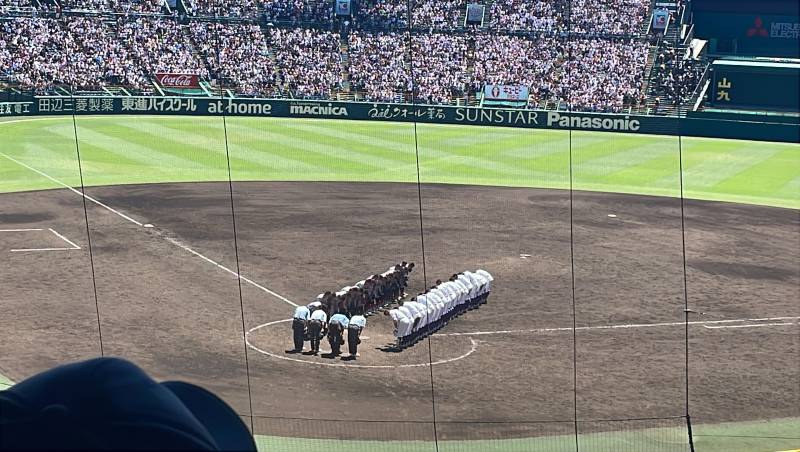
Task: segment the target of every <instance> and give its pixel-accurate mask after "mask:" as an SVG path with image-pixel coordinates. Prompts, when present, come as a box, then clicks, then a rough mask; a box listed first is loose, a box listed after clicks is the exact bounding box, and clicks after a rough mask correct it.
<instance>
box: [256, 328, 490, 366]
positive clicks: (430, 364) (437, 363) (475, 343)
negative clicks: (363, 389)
mask: <svg viewBox="0 0 800 452" xmlns="http://www.w3.org/2000/svg"><path fill="white" fill-rule="evenodd" d="M291 320H292V319H283V320H275V321H273V322H268V323H264V324H262V325H258V326H256V327H253V328H250V330H248V331H247V333H245V335H244V341H245V342H246V343H247V346H248V347H250V348H252V349H253V350H255V351H257V352H259V353H262V354H264V355H267V356H271V357H273V358H277V359H282V360H284V361H294V362H297V363H302V364H313V365H316V366H328V367H355V368H359V369H406V368H409V367H428V366H437V365H439V364H447V363H452V362H454V361H458V360H461V359H464V358H466V357H468V356H469V355H471V354H473V353H475V351H476V350H477V349H478V342H477V341H476V340H475V339H472V338H469V341H470V343H471V344H472V346H471V347H470V349H469V351H468V352H466V353H464V354H462V355H460V356H456V357H454V358H448V359H443V360H441V361H434V362H427V363H420V364H395V365H391V364H385V365H369V364H345V363H341V364H337V363H326V362H321V361H307V360H305V359H297V358H290V357H288V356H281V355H276V354H274V353H271V352H268V351H266V350H262V349H260V348H258V347H256V346H255V345H253V344H251V343H250V333H252V332H254V331H256V330H258V329H261V328H264V327H267V326H272V325H275V324H278V323H283V322H290V321H291Z"/></svg>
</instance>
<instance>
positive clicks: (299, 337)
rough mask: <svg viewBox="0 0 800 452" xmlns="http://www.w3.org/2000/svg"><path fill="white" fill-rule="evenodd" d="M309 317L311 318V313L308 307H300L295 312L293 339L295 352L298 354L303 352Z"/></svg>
mask: <svg viewBox="0 0 800 452" xmlns="http://www.w3.org/2000/svg"><path fill="white" fill-rule="evenodd" d="M309 317H311V311H310V310H309V309H308V307H306V306H298V307H297V309H295V310H294V317H293V318H292V337H293V339H294V351H295V352H297V353H299V352H301V351H303V341H304V339H305V335H306V326H307V323H308V319H309Z"/></svg>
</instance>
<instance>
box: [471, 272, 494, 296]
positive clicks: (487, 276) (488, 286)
mask: <svg viewBox="0 0 800 452" xmlns="http://www.w3.org/2000/svg"><path fill="white" fill-rule="evenodd" d="M475 273H477V274H479V275H481V276H482V277H483V279H485V280H486V281H487V284H486V287H485V288H484V292H491V291H492V281H494V276H492V274H491V273H489V272H487V271H486V270H484V269H482V268H481V269H478V271H476V272H475Z"/></svg>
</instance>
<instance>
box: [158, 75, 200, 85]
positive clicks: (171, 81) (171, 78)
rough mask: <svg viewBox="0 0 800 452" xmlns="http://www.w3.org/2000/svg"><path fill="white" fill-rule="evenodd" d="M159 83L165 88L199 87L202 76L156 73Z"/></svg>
mask: <svg viewBox="0 0 800 452" xmlns="http://www.w3.org/2000/svg"><path fill="white" fill-rule="evenodd" d="M156 80H158V84H159V85H161V86H163V87H164V88H199V87H200V78H199V77H198V75H197V74H171V73H163V74H156Z"/></svg>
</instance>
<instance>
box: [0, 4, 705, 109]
mask: <svg viewBox="0 0 800 452" xmlns="http://www.w3.org/2000/svg"><path fill="white" fill-rule="evenodd" d="M470 3H472V2H470ZM478 3H480V4H482V5H483V6H485V13H484V16H483V19H482V22H481V24H480V25H467V24H466V21H465V18H466V5H467V1H466V0H440V1H435V2H434V1H427V0H411V1H410V3H409V2H408V0H362V1H360V2H354V5H353V11H352V14H349V15H346V16H337V15H336V13H335V9H334V4H333V2H332V1H331V0H243V1H239V0H237V1H231V0H177V2H171V1H169V2H166V1H162V0H0V31H1V32H2V35H3V36H2V38H0V83H3V84H4V85H6V86H12V87H14V89H18V90H21V91H33V92H36V93H47V92H57V91H58V90H62V91H63V90H65V89H67V90H72V91H75V90H79V91H80V90H87V91H93V92H101V91H113V90H115V89H122V90H125V92H130V93H135V92H153V91H154V90H156V91H160V88H159V86H158V81H157V77H156V74H162V73H172V74H192V75H196V76H197V77H198V79H199V81H200V85H201V87H202V88H203V91H200V90H198V92H201V93H202V92H205V93H206V94H208V95H214V93H215V91H214V90H215V89H217V88H225V89H226V90H229V91H230V93H233V94H234V95H239V96H260V97H286V98H297V99H348V100H364V101H406V102H410V101H413V102H418V103H425V104H459V105H476V104H479V103H481V101H482V99H483V98H482V92H483V87H484V86H485V85H487V84H489V85H524V86H527V87H529V93H530V94H529V98H528V102H527V106H528V107H530V108H561V109H565V108H572V109H575V110H584V111H604V112H621V111H633V110H635V111H639V112H642V111H646V112H653V111H656V112H662V113H670V112H673V111H674V109H673V110H670V108H668V107H669V106H670V105H676V104H682V103H686V102H690V101H692V98H693V96H694V95H696V91H697V89H696V88H697V85H698V83H700V82H701V79H702V76H703V74H704V72H705V68H706V66H707V63H706V62H705V61H704V60H702V59H697V58H689V57H687V55H688V54H689V53H691V52H689V53H687V51H686V42H684V41H685V39H684V38H685V37H686V36H680V37H679V36H678V34H682V35H686V33H685V29H684V30H683V31H684V33H681V26H684V27H685V20H684V18H683V17H681V11H682V8H683V7H682V6H681V4H680V3H675V8H674V11H670V21H672V23H676V22H677V23H676V24H675V25H673V26H672V27H671V28H670V27H667V29H666V30H658V31H656V30H652V29H651V26H650V24H651V17H652V11H653V4H651V2H649V1H646V0H602V1H589V0H570V1H566V0H533V1H530V0H494V1H486V2H478ZM409 11H410V15H409Z"/></svg>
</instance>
